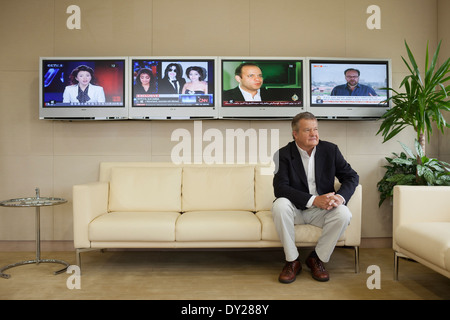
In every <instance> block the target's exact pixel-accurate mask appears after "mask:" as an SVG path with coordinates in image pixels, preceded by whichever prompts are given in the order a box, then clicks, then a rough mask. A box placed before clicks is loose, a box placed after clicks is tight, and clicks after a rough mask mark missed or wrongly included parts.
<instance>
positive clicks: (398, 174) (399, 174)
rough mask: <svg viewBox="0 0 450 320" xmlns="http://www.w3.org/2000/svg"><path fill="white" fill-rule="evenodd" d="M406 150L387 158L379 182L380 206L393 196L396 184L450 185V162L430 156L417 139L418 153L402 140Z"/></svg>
mask: <svg viewBox="0 0 450 320" xmlns="http://www.w3.org/2000/svg"><path fill="white" fill-rule="evenodd" d="M400 144H401V145H402V147H403V150H404V151H405V152H401V153H400V154H396V153H392V154H393V157H392V158H388V157H386V160H387V162H388V165H386V166H384V168H386V173H385V174H384V176H383V178H382V179H381V180H380V181H379V182H378V183H377V187H378V191H379V192H380V201H379V202H378V206H379V207H380V206H381V205H382V204H383V202H384V200H386V199H391V198H392V197H393V189H394V186H395V185H397V184H398V185H429V186H436V185H437V186H450V164H449V163H447V162H444V161H439V160H437V159H434V158H428V157H427V156H426V155H425V154H424V153H423V151H422V147H421V146H420V144H419V142H418V141H417V140H416V141H415V148H416V154H414V153H413V152H412V151H411V149H409V148H408V147H407V146H406V145H404V144H403V143H401V142H400Z"/></svg>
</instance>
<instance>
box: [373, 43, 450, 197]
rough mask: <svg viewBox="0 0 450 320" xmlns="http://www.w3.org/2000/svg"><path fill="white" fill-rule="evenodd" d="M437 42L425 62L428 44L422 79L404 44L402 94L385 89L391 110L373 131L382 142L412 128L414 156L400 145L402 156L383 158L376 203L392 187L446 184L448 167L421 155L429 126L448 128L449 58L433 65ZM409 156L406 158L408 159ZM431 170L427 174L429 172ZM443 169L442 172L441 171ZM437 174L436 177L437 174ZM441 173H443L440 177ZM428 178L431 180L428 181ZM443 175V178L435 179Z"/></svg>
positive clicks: (449, 108) (438, 48) (429, 130)
mask: <svg viewBox="0 0 450 320" xmlns="http://www.w3.org/2000/svg"><path fill="white" fill-rule="evenodd" d="M441 42H442V41H440V42H439V44H438V46H437V49H436V51H435V53H434V55H433V58H432V60H431V63H429V55H428V44H427V48H426V57H425V69H424V73H423V76H422V75H421V74H420V71H419V67H418V66H417V63H416V59H415V58H414V55H413V53H412V52H411V50H410V48H409V46H408V44H407V43H406V41H405V46H406V51H407V53H408V58H409V63H408V62H407V61H406V59H405V58H403V57H402V60H403V62H404V63H405V64H406V66H407V68H408V70H409V72H410V74H408V75H407V76H406V77H405V78H404V79H403V81H402V82H401V84H400V88H402V87H404V89H405V90H404V92H398V91H396V90H395V89H392V88H387V90H389V91H391V92H392V93H393V94H392V96H391V97H390V98H389V99H388V101H391V104H392V107H391V108H390V109H389V110H388V111H387V112H386V113H385V114H384V115H383V116H382V117H381V121H382V123H381V125H380V128H379V130H378V132H377V135H378V134H380V133H381V134H382V136H383V143H384V142H386V141H388V140H390V139H392V138H393V137H394V136H396V135H397V134H398V133H399V132H400V131H402V130H403V129H404V128H406V127H408V126H410V127H413V129H414V130H415V132H416V134H417V138H416V139H417V140H416V144H415V145H416V153H417V154H416V155H414V154H413V153H412V152H411V150H409V149H407V148H406V146H405V145H404V144H402V146H403V149H404V150H405V152H406V154H405V153H401V154H400V155H397V154H395V153H394V157H393V158H386V160H387V161H388V165H387V166H384V167H385V168H386V170H387V171H386V173H385V176H384V177H383V179H381V180H380V181H379V182H378V184H377V187H378V190H379V191H380V202H379V205H381V204H382V203H383V201H384V200H385V199H387V198H389V197H391V196H392V190H393V187H394V186H395V185H396V184H409V185H420V184H421V185H437V184H443V185H450V184H449V183H448V182H449V181H448V179H447V178H448V174H449V170H450V169H449V168H448V167H449V165H448V164H447V163H444V162H442V161H438V160H437V159H429V158H427V157H426V153H425V135H426V136H427V140H428V142H429V140H430V136H431V134H432V132H433V123H435V124H436V126H437V128H438V129H439V130H440V131H441V132H442V133H443V132H444V128H449V127H450V124H449V123H447V122H446V120H445V117H444V114H443V113H442V112H443V111H450V99H449V98H450V97H449V92H450V85H449V84H448V83H449V80H450V58H448V59H447V60H446V61H445V62H444V63H443V64H442V65H441V66H440V67H438V66H437V61H438V56H439V50H440V47H441ZM408 156H409V157H408ZM430 170H431V171H430ZM442 170H443V171H442ZM438 173H439V174H438ZM441 173H443V174H441ZM432 176H433V177H434V178H432ZM437 176H439V177H440V176H444V177H447V178H442V179H441V178H437Z"/></svg>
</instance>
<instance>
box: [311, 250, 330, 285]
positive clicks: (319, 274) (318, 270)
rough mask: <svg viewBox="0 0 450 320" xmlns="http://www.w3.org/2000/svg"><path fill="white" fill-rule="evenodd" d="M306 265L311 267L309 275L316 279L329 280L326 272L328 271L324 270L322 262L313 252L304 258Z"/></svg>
mask: <svg viewBox="0 0 450 320" xmlns="http://www.w3.org/2000/svg"><path fill="white" fill-rule="evenodd" d="M306 265H307V266H308V268H310V269H311V275H312V277H313V278H314V279H316V280H317V281H328V280H330V275H329V274H328V271H327V270H325V266H324V265H323V262H322V261H320V259H319V258H318V257H317V256H314V255H313V254H311V255H309V257H308V258H306Z"/></svg>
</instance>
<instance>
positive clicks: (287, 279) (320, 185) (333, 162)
mask: <svg viewBox="0 0 450 320" xmlns="http://www.w3.org/2000/svg"><path fill="white" fill-rule="evenodd" d="M291 126H292V135H293V138H294V141H291V142H290V143H288V144H287V145H286V146H285V147H283V148H281V149H280V150H278V152H277V153H276V154H275V164H276V169H275V175H274V179H273V187H274V193H275V197H276V198H277V199H276V200H275V201H274V203H273V207H272V214H273V219H274V223H275V227H276V229H277V232H278V235H279V237H280V240H281V243H282V244H283V248H284V253H285V257H286V264H285V266H284V268H283V270H282V272H281V273H280V276H279V278H278V280H279V281H280V282H282V283H291V282H293V281H295V278H296V275H297V274H299V273H300V271H301V269H302V265H301V263H300V261H298V257H299V253H298V249H297V247H296V245H295V229H294V226H295V224H311V225H315V226H317V227H320V228H322V235H321V236H320V238H319V240H318V242H317V245H316V247H315V250H314V251H313V252H312V253H311V254H310V255H309V256H308V258H307V259H306V265H307V266H308V267H309V268H310V269H311V273H312V277H313V278H314V279H316V280H318V281H328V280H329V274H328V271H326V270H325V267H324V265H323V263H324V262H328V261H329V259H330V256H331V254H332V253H333V250H334V247H335V245H336V243H337V241H338V239H339V238H340V237H341V235H342V234H343V233H344V231H345V229H346V228H347V226H348V224H349V223H350V219H351V216H352V214H351V212H350V210H349V209H348V208H347V206H345V203H347V202H348V201H349V200H350V197H351V196H352V195H353V193H354V191H355V188H356V187H357V186H358V183H359V176H358V174H357V173H356V172H355V171H354V170H353V169H352V167H351V166H350V164H348V163H347V161H346V160H345V159H344V157H343V156H342V154H341V152H340V151H339V148H338V147H337V145H335V144H333V143H330V142H327V141H322V140H319V131H318V121H317V119H316V118H315V116H314V115H313V114H312V113H309V112H303V113H300V114H298V115H296V116H295V117H294V118H293V120H292V124H291ZM335 178H337V179H338V180H339V182H340V183H341V187H340V189H339V190H338V191H337V192H335V190H334V182H335Z"/></svg>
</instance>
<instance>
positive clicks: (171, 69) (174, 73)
mask: <svg viewBox="0 0 450 320" xmlns="http://www.w3.org/2000/svg"><path fill="white" fill-rule="evenodd" d="M167 75H168V76H169V79H170V80H175V79H176V78H177V67H175V66H170V67H169V72H168V73H167Z"/></svg>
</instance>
